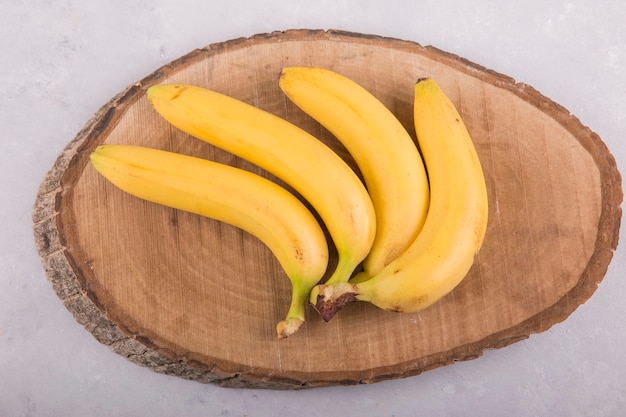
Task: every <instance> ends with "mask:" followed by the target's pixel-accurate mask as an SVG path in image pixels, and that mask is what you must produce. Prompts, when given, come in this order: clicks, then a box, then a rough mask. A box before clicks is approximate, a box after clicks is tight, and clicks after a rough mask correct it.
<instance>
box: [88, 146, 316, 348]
mask: <svg viewBox="0 0 626 417" xmlns="http://www.w3.org/2000/svg"><path fill="white" fill-rule="evenodd" d="M91 162H92V164H93V166H94V167H95V168H96V170H97V171H98V172H99V173H100V174H102V175H103V176H104V177H105V178H107V179H108V180H109V181H110V182H111V183H113V184H114V185H115V186H117V187H118V188H120V189H121V190H123V191H125V192H127V193H129V194H132V195H134V196H136V197H139V198H141V199H144V200H147V201H150V202H153V203H157V204H162V205H165V206H168V207H173V208H176V209H179V210H184V211H188V212H191V213H195V214H199V215H203V216H206V217H210V218H213V219H216V220H220V221H223V222H225V223H228V224H231V225H233V226H236V227H239V228H240V229H243V230H245V231H247V232H249V233H251V234H252V235H254V236H255V237H257V238H258V239H260V240H261V241H262V242H263V243H264V244H266V245H267V246H268V247H269V249H270V250H271V251H272V253H274V255H275V256H276V258H277V259H278V261H279V263H280V265H281V266H282V268H283V269H284V270H285V272H286V274H287V276H288V277H289V279H290V280H291V284H292V299H291V306H290V308H289V311H288V312H287V315H286V317H285V320H283V321H281V322H280V323H279V324H278V326H277V332H278V336H279V337H286V336H289V335H290V334H292V333H294V332H295V331H296V330H297V329H298V328H299V327H300V325H301V324H302V323H303V322H304V310H305V306H306V305H307V300H308V295H309V292H310V290H311V288H312V287H313V286H314V285H315V284H317V283H319V281H320V280H321V279H322V277H323V276H324V273H325V272H326V269H327V267H328V245H327V242H326V238H325V236H324V232H323V231H322V228H321V226H320V225H319V223H318V222H317V220H316V219H315V217H314V216H313V214H312V213H311V212H310V211H309V210H308V209H307V208H306V207H305V206H304V204H303V203H302V202H301V201H300V200H298V199H297V198H296V197H295V196H294V195H292V194H291V193H289V192H288V191H287V190H286V189H284V188H282V187H280V186H279V185H278V184H276V183H274V182H272V181H270V180H267V179H265V178H263V177H261V176H259V175H256V174H253V173H251V172H249V171H244V170H242V169H238V168H235V167H231V166H228V165H223V164H219V163H217V162H213V161H209V160H205V159H200V158H195V157H191V156H186V155H180V154H176V153H172V152H166V151H162V150H157V149H150V148H143V147H138V146H128V145H102V146H99V147H98V148H96V150H95V151H94V152H93V153H92V154H91Z"/></svg>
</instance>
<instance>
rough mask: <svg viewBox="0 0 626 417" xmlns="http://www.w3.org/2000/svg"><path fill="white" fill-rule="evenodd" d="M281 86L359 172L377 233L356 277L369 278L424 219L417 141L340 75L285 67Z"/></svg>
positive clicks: (399, 249)
mask: <svg viewBox="0 0 626 417" xmlns="http://www.w3.org/2000/svg"><path fill="white" fill-rule="evenodd" d="M279 85H280V88H281V89H282V90H283V92H284V93H285V94H286V95H287V97H289V99H290V100H291V101H293V102H294V103H295V104H296V105H297V106H298V107H299V108H300V109H302V110H303V111H304V112H305V113H307V114H308V115H310V116H311V117H313V118H314V119H315V120H317V121H318V122H319V123H321V124H322V125H323V126H324V127H326V128H327V129H328V130H329V131H330V132H331V133H332V134H333V135H334V136H335V137H336V138H337V139H338V140H339V141H340V142H341V143H342V144H343V145H344V146H345V148H346V149H347V150H348V152H349V153H350V154H351V155H352V157H353V158H354V160H355V162H356V163H357V165H358V167H359V170H360V171H361V174H362V175H363V179H364V180H365V184H366V186H367V190H368V192H369V194H370V196H371V198H372V202H373V204H374V210H375V212H376V237H375V239H374V243H373V245H372V249H371V251H370V253H369V254H368V255H367V257H366V258H365V260H364V261H363V270H364V272H365V273H364V274H360V275H359V277H360V278H364V279H365V278H367V277H370V276H372V275H374V274H376V273H377V272H378V271H380V270H381V269H382V268H383V267H384V266H386V265H387V264H389V262H391V261H392V260H394V259H395V258H397V257H398V256H399V255H400V254H401V253H402V252H404V250H405V249H406V248H407V247H408V246H409V245H410V244H411V242H413V241H414V240H415V238H416V236H417V234H418V233H419V231H420V230H421V228H422V225H423V224H424V220H425V219H426V213H427V211H428V200H429V191H428V178H427V176H426V170H425V169H424V163H423V162H422V157H421V155H420V153H419V151H418V149H417V146H415V143H414V142H413V139H412V138H411V136H410V135H409V133H408V132H407V130H406V129H405V128H404V126H402V124H401V123H400V121H399V120H398V119H397V118H396V117H395V116H394V114H393V113H392V112H391V111H390V110H389V109H388V108H387V107H385V105H384V104H383V103H381V102H380V101H379V100H378V99H377V98H376V97H375V96H373V95H372V94H371V93H369V92H368V91H367V90H366V89H365V88H363V87H361V86H360V85H359V84H357V83H356V82H354V81H352V80H350V79H348V78H347V77H344V76H343V75H340V74H337V73H336V72H333V71H330V70H327V69H323V68H316V67H289V68H284V69H283V71H282V73H281V76H280V83H279ZM336 278H342V277H336ZM331 283H334V281H330V280H329V281H327V284H331Z"/></svg>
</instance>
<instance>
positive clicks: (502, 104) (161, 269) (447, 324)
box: [33, 30, 622, 389]
mask: <svg viewBox="0 0 626 417" xmlns="http://www.w3.org/2000/svg"><path fill="white" fill-rule="evenodd" d="M294 65H312V66H321V67H326V68H329V69H332V70H334V71H337V72H339V73H342V74H344V75H346V76H348V77H350V78H352V79H353V80H355V81H357V82H359V83H360V84H362V85H363V86H364V87H365V88H367V89H368V90H369V91H370V92H372V93H373V94H374V95H376V96H377V97H378V98H379V99H380V100H382V101H383V102H384V103H385V104H386V105H387V106H388V107H389V108H390V109H391V110H392V112H394V113H395V114H396V115H397V116H398V118H399V119H400V120H401V122H402V123H403V124H404V125H405V127H406V128H407V129H408V131H409V132H410V133H411V135H413V136H414V129H413V127H412V100H413V97H412V94H413V84H414V82H415V81H416V80H417V79H418V78H422V77H432V78H434V79H435V80H436V81H437V82H438V83H439V84H440V85H441V87H442V88H443V90H444V91H445V92H446V93H447V94H448V95H449V96H450V97H451V99H452V100H453V102H454V103H455V104H456V106H457V108H458V109H459V111H460V113H461V115H462V117H463V118H464V120H465V122H466V125H467V127H468V129H469V131H470V134H471V135H472V138H473V140H474V142H475V145H476V148H477V151H478V154H479V157H480V160H481V162H482V164H483V168H484V172H485V176H486V180H487V186H488V194H489V207H490V209H489V225H488V230H487V235H486V238H485V241H484V245H483V247H482V249H481V251H480V253H479V254H478V256H477V257H476V260H475V263H474V266H473V268H472V269H471V271H470V272H469V274H468V275H467V277H466V278H465V280H464V281H463V282H462V283H461V284H460V285H459V286H458V287H457V288H456V289H455V290H454V291H453V292H452V293H450V294H449V295H448V296H446V297H445V298H444V299H442V300H441V301H439V302H438V303H436V304H435V305H433V306H431V307H430V308H428V309H426V310H424V311H422V312H418V313H410V314H405V313H391V312H386V311H382V310H380V309H377V308H376V307H374V306H372V305H369V304H366V303H353V304H351V305H348V306H347V307H346V308H344V309H343V310H341V311H340V312H339V313H338V314H337V315H336V316H335V317H334V318H333V319H332V320H331V321H330V322H328V323H325V322H324V321H323V320H321V318H320V317H319V316H318V315H317V313H316V312H315V311H314V310H313V309H312V308H309V309H308V311H307V321H306V323H305V324H304V326H303V327H302V328H301V329H300V331H299V332H297V333H296V334H295V335H293V336H291V337H289V338H287V339H283V340H279V339H277V337H276V330H275V325H276V323H277V322H278V321H279V320H280V319H282V318H283V316H284V314H285V312H286V311H287V308H288V305H289V298H290V283H289V281H288V279H287V278H286V276H285V274H284V272H283V271H282V270H281V268H280V266H279V264H278V262H277V261H276V259H275V258H274V257H273V255H272V253H271V252H270V251H269V250H268V249H267V248H266V247H265V246H263V244H262V243H260V241H258V240H256V238H254V237H252V236H251V235H249V234H246V233H245V232H242V231H240V230H238V229H236V228H234V227H231V226H228V225H225V224H223V223H219V222H217V221H214V220H211V219H207V218H203V217H200V216H196V215H192V214H189V213H185V212H179V211H176V210H174V209H169V208H166V207H162V206H158V205H155V204H151V203H147V202H145V201H141V200H139V199H136V198H134V197H132V196H130V195H127V194H125V193H123V192H122V191H120V190H118V189H116V188H115V187H114V186H112V185H111V184H110V183H108V182H107V181H106V180H105V179H103V178H102V177H101V176H99V174H97V173H96V171H95V170H94V169H93V167H92V166H91V165H90V163H89V154H90V152H91V151H92V150H93V149H94V148H95V147H96V146H98V145H100V144H103V143H107V144H131V145H141V146H148V147H153V148H159V149H165V150H169V151H174V152H179V153H184V154H189V155H194V156H200V157H204V158H209V159H213V160H216V161H220V162H224V163H228V164H232V165H236V166H239V167H243V168H246V169H249V170H252V171H254V172H258V173H261V174H262V175H265V176H267V177H268V178H273V177H271V176H270V175H268V174H267V173H264V172H262V171H260V170H259V169H257V168H256V167H254V166H252V165H251V164H249V163H246V162H245V161H242V160H241V159H239V158H236V157H234V156H232V155H230V154H228V153H226V152H223V151H221V150H219V149H216V148H214V147H212V146H210V145H208V144H206V143H204V142H201V141H199V140H197V139H194V138H192V137H190V136H188V135H186V134H183V133H181V132H180V131H178V130H176V129H175V128H173V127H171V126H170V125H168V123H167V122H165V121H164V120H163V119H162V118H161V117H159V116H158V115H157V114H156V112H155V111H154V110H153V109H152V108H151V106H150V105H149V103H148V101H147V100H146V97H145V92H146V89H147V88H148V87H150V86H152V85H154V84H159V83H185V84H194V85H198V86H202V87H206V88H210V89H214V90H216V91H219V92H222V93H225V94H228V95H230V96H232V97H235V98H238V99H240V100H243V101H245V102H248V103H250V104H253V105H255V106H258V107H260V108H262V109H265V110H267V111H270V112H272V113H274V114H277V115H279V116H281V117H284V118H286V119H287V120H289V121H291V122H293V123H295V124H297V125H299V126H301V127H303V128H304V129H306V130H308V131H310V132H311V133H313V134H314V135H315V136H317V137H318V138H320V139H321V140H323V141H324V142H326V143H327V144H329V145H330V146H331V147H332V148H333V149H335V150H336V151H337V152H338V153H339V154H340V155H341V156H342V157H343V158H345V159H346V160H347V161H348V162H349V163H350V164H351V165H352V166H354V164H353V162H352V160H351V159H350V157H349V156H348V155H347V153H346V151H345V149H343V148H342V147H341V145H339V143H338V142H337V141H336V140H335V139H334V138H333V137H332V136H331V135H330V134H329V133H328V132H327V131H325V130H324V129H323V128H321V127H320V126H319V125H318V124H317V123H316V122H314V121H313V120H312V119H310V118H309V117H307V116H305V115H304V114H303V113H302V112H301V111H300V110H298V109H297V108H296V107H295V106H294V105H293V104H292V103H290V102H289V101H288V100H287V99H286V98H285V97H284V95H283V94H282V92H281V91H280V89H279V87H278V76H279V73H280V70H281V68H282V67H283V66H294ZM320 169H324V167H320ZM621 201H622V188H621V177H620V174H619V172H618V170H617V167H616V163H615V161H614V159H613V157H612V155H611V154H610V152H609V150H608V149H607V148H606V146H605V144H604V143H603V142H602V141H601V139H600V138H599V137H598V136H597V135H596V134H594V133H593V132H592V131H591V130H590V129H588V128H587V127H585V126H584V125H582V124H581V123H580V121H579V120H578V119H577V118H576V117H574V116H572V115H571V114H570V113H569V112H568V111H567V110H566V109H564V108H563V107H561V106H560V105H558V104H556V103H554V102H553V101H551V100H550V99H548V98H546V97H544V96H543V95H542V94H540V93H539V92H538V91H536V90H535V89H533V88H532V87H530V86H528V85H525V84H520V83H516V82H515V81H514V80H513V79H511V78H509V77H507V76H504V75H501V74H498V73H495V72H493V71H490V70H487V69H485V68H483V67H481V66H479V65H476V64H473V63H471V62H468V61H467V60H464V59H462V58H459V57H457V56H454V55H451V54H448V53H445V52H442V51H440V50H438V49H435V48H432V47H423V46H421V45H419V44H417V43H414V42H407V41H402V40H397V39H388V38H383V37H378V36H369V35H361V34H354V33H345V32H338V31H308V30H294V31H287V32H277V33H271V34H263V35H257V36H254V37H251V38H242V39H236V40H232V41H228V42H224V43H219V44H214V45H209V46H207V47H205V48H202V49H198V50H195V51H192V52H190V53H189V54H187V55H185V56H184V57H182V58H180V59H178V60H176V61H174V62H172V63H171V64H169V65H166V66H164V67H162V68H160V69H158V70H156V71H155V72H154V73H152V74H150V75H148V76H147V77H146V78H144V79H143V80H141V81H139V82H137V83H136V84H133V85H131V86H129V87H128V88H127V89H126V90H125V91H123V92H121V93H119V94H118V95H117V96H115V97H114V98H113V99H112V100H111V101H110V102H109V103H106V104H105V105H104V106H103V107H102V108H101V109H100V110H99V111H98V112H97V114H95V115H94V117H93V119H92V120H90V121H89V122H88V123H87V124H86V125H85V127H84V129H83V130H82V131H81V132H79V133H78V135H77V136H76V137H75V138H74V139H73V140H72V141H71V142H69V144H68V146H67V148H66V149H65V150H64V151H63V153H62V154H61V155H60V156H59V158H58V160H57V161H56V163H55V165H54V166H53V167H52V169H51V170H50V172H49V173H48V175H47V176H46V178H45V180H44V182H43V183H42V185H41V188H40V191H39V195H38V199H37V202H36V205H35V210H34V214H33V221H34V225H35V239H36V243H37V246H38V249H39V251H40V255H41V257H42V260H43V264H44V267H45V269H46V273H47V275H48V277H49V279H50V281H51V283H52V286H53V288H54V290H55V291H56V293H57V294H58V296H59V297H60V298H61V299H62V300H63V301H64V303H65V305H66V307H67V308H68V310H70V311H71V312H72V313H73V314H74V316H75V317H76V320H77V321H78V322H79V323H80V324H82V325H84V326H85V328H86V329H87V330H88V331H90V332H91V333H92V334H93V335H94V336H95V337H96V338H97V339H98V340H99V341H100V342H101V343H104V344H106V345H109V346H110V347H111V348H112V349H113V350H114V351H115V352H118V353H119V354H121V355H123V356H125V357H127V358H128V359H130V360H131V361H133V362H135V363H138V364H141V365H145V366H149V367H151V368H152V369H154V370H155V371H157V372H163V373H167V374H172V375H177V376H179V377H183V378H188V379H193V380H198V381H201V382H214V383H217V384H220V385H223V386H246V387H268V388H276V389H279V388H300V387H313V386H324V385H339V384H344V385H345V384H357V383H372V382H376V381H380V380H385V379H392V378H399V377H406V376H411V375H416V374H419V373H420V372H423V371H425V370H428V369H432V368H435V367H438V366H442V365H446V364H450V363H452V362H453V361H456V360H467V359H473V358H477V357H479V356H480V355H481V354H482V352H483V351H484V350H485V349H492V348H500V347H504V346H506V345H508V344H510V343H513V342H515V341H519V340H522V339H525V338H527V337H528V336H529V335H530V334H532V333H536V332H541V331H545V330H547V329H549V328H550V327H551V326H552V325H554V324H556V323H558V322H561V321H562V320H564V319H566V318H567V317H568V316H569V315H570V314H571V313H572V312H573V311H574V310H575V309H576V307H577V306H579V305H580V304H582V303H583V302H585V301H586V300H587V299H588V298H589V297H590V296H591V295H592V294H593V292H594V291H595V289H596V287H597V285H598V283H599V282H600V281H601V280H602V278H603V277H604V275H605V273H606V270H607V267H608V265H609V262H610V261H611V258H612V255H613V251H614V250H615V248H616V246H617V240H618V233H619V226H620V219H621V209H620V205H621Z"/></svg>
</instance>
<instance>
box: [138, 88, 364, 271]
mask: <svg viewBox="0 0 626 417" xmlns="http://www.w3.org/2000/svg"><path fill="white" fill-rule="evenodd" d="M147 96H148V100H149V101H150V103H152V106H153V107H154V108H155V109H156V111H157V112H158V113H159V114H160V115H161V116H163V117H164V118H165V119H166V120H167V121H169V122H170V123H171V124H172V125H174V126H176V127H177V128H179V129H180V130H182V131H184V132H186V133H188V134H190V135H191V136H194V137H196V138H198V139H201V140H203V141H206V142H208V143H211V144H213V145H215V146H217V147H219V148H222V149H224V150H226V151H228V152H231V153H233V154H235V155H237V156H239V157H241V158H243V159H246V160H248V161H250V162H252V163H253V164H255V165H257V166H259V167H261V168H263V169H265V170H266V171H268V172H270V173H272V174H274V175H275V176H276V177H278V178H280V179H281V180H283V181H285V182H286V183H287V184H289V185H290V186H291V187H293V188H294V189H295V190H296V191H297V192H298V193H299V194H300V195H301V196H302V197H303V198H304V199H306V200H307V201H308V202H309V203H310V204H311V206H312V207H313V208H314V209H315V211H316V212H317V213H318V214H319V216H320V218H321V219H322V221H323V223H324V225H325V226H326V228H327V229H328V232H329V234H330V237H331V239H332V241H333V243H334V244H335V247H336V249H337V252H338V258H339V259H338V263H337V267H336V269H335V271H334V272H333V275H331V277H330V279H332V280H343V281H345V280H347V279H348V278H349V277H350V276H351V275H352V273H353V272H354V270H355V269H356V267H357V266H358V265H359V264H360V263H361V261H362V260H363V259H364V258H365V257H366V256H367V254H368V253H369V251H370V248H371V246H372V243H373V240H374V236H375V232H376V219H375V213H374V208H373V205H372V201H371V199H370V197H369V195H368V193H367V190H366V189H365V186H364V185H363V183H362V182H361V180H360V179H359V177H358V176H357V175H356V174H355V173H354V171H352V169H351V168H350V167H349V165H347V164H346V163H345V162H344V161H343V160H342V159H341V158H340V157H339V156H338V155H337V154H336V153H335V152H334V151H333V150H332V149H330V148H329V147H327V146H326V145H325V144H324V143H322V142H321V141H320V140H318V139H317V138H315V137H313V136H312V135H310V134H309V133H307V132H305V131H304V130H302V129H300V128H299V127H297V126H295V125H294V124H292V123H289V122H288V121H286V120H284V119H282V118H280V117H278V116H275V115H273V114H271V113H268V112H266V111H264V110H261V109H259V108H257V107H254V106H252V105H249V104H247V103H244V102H242V101H239V100H236V99H234V98H232V97H228V96H225V95H223V94H220V93H217V92H214V91H211V90H207V89H204V88H200V87H196V86H188V85H156V86H153V87H151V88H150V89H149V90H148V92H147Z"/></svg>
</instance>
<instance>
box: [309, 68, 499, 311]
mask: <svg viewBox="0 0 626 417" xmlns="http://www.w3.org/2000/svg"><path fill="white" fill-rule="evenodd" d="M414 105H415V108H414V123H415V129H416V133H417V139H418V143H419V146H420V149H421V151H422V155H423V157H424V161H425V164H426V169H427V171H428V176H429V181H430V208H429V212H428V215H427V217H426V222H425V223H424V227H423V228H422V231H421V232H420V234H419V235H418V237H417V239H415V241H414V242H413V243H412V244H411V246H410V247H409V248H408V249H407V250H406V251H405V252H404V253H403V254H402V255H401V256H400V257H398V258H397V259H396V260H394V261H393V262H391V263H390V264H389V265H387V266H386V267H385V268H383V269H382V270H381V271H380V272H379V273H378V274H376V275H374V276H373V277H372V278H370V279H369V280H367V281H364V282H358V283H341V284H336V285H331V286H316V287H315V288H314V289H313V290H312V296H313V297H314V299H315V300H316V304H317V305H316V308H317V309H318V311H320V313H321V315H322V317H324V319H326V320H328V319H330V318H331V317H332V316H333V315H334V314H335V313H336V311H337V310H338V309H339V308H341V307H342V306H343V305H345V303H347V302H350V301H366V302H370V303H372V304H374V305H376V306H378V307H380V308H382V309H385V310H390V311H398V312H411V311H419V310H422V309H424V308H426V307H428V306H430V305H432V304H433V303H434V302H436V301H437V300H439V299H440V298H441V297H443V296H444V295H446V294H448V293H449V292H450V291H452V289H453V288H455V287H456V286H457V285H458V284H459V283H460V282H461V281H462V279H463V278H464V277H465V276H466V274H467V272H468V271H469V269H470V268H471V266H472V264H473V262H474V257H475V255H476V253H477V252H478V250H479V249H480V247H481V245H482V242H483V239H484V236H485V232H486V227H487V217H488V201H487V190H486V185H485V179H484V176H483V171H482V168H481V164H480V161H479V159H478V155H477V153H476V150H475V148H474V144H473V142H472V139H471V138H470V136H469V133H468V131H467V129H466V127H465V125H464V123H463V121H462V120H461V116H460V115H459V113H458V112H457V110H456V109H455V107H454V105H453V103H452V102H451V101H450V100H449V98H448V97H447V96H446V95H445V94H444V92H443V91H442V90H441V88H440V87H439V86H438V85H437V84H436V83H435V82H434V81H433V80H432V79H423V80H419V81H418V82H417V83H416V85H415V101H414ZM357 277H358V275H357ZM357 277H355V278H357Z"/></svg>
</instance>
